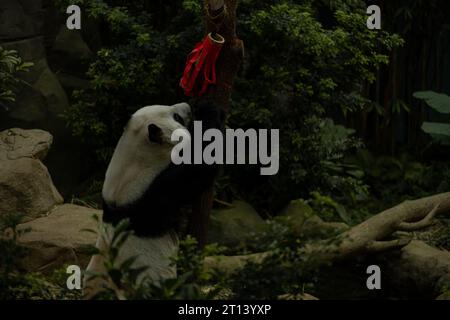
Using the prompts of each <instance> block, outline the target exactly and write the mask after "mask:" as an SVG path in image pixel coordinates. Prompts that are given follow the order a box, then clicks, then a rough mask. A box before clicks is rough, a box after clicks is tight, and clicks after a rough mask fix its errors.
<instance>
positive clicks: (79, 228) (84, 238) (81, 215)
mask: <svg viewBox="0 0 450 320" xmlns="http://www.w3.org/2000/svg"><path fill="white" fill-rule="evenodd" d="M94 215H98V216H99V217H101V211H100V210H95V209H91V208H86V207H81V206H76V205H72V204H64V205H61V206H58V207H56V208H55V209H53V210H52V211H51V212H50V213H49V214H48V216H46V217H42V218H39V219H36V220H33V221H30V222H28V223H24V224H22V225H20V226H19V228H20V229H30V230H31V231H30V232H28V233H25V234H24V235H23V236H22V237H21V238H20V240H19V241H20V243H21V244H23V245H24V246H25V247H27V248H28V249H29V254H28V255H27V257H26V258H25V259H24V260H23V261H22V267H23V268H24V269H25V270H27V271H40V272H43V273H48V272H51V271H53V270H55V269H57V268H60V267H62V266H64V265H78V266H80V267H81V268H85V267H86V266H87V264H88V263H89V259H90V255H89V253H88V251H87V250H86V248H87V247H89V246H93V245H95V243H96V239H97V236H96V235H95V234H93V233H90V232H86V231H83V230H86V229H93V230H96V229H97V222H96V220H95V219H94V218H93V216H94Z"/></svg>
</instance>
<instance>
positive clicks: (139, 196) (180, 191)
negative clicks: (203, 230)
mask: <svg viewBox="0 0 450 320" xmlns="http://www.w3.org/2000/svg"><path fill="white" fill-rule="evenodd" d="M146 108H147V109H146ZM146 108H143V109H141V110H139V111H137V112H136V113H135V114H134V115H133V116H132V118H131V119H130V121H129V123H128V124H127V126H126V127H125V131H124V133H123V136H122V138H121V141H119V144H118V146H117V148H116V150H115V153H114V156H113V158H112V160H111V163H110V165H109V167H108V170H107V174H106V179H105V183H104V188H103V211H104V215H103V219H104V222H107V223H111V224H113V225H114V224H116V223H117V222H119V221H120V220H122V219H125V218H128V219H129V220H130V224H131V229H132V230H133V231H134V233H135V234H136V235H138V236H143V237H155V236H160V235H162V234H164V233H166V232H168V231H169V230H172V229H174V228H175V227H176V225H177V216H178V212H179V209H180V208H181V207H182V206H183V205H185V204H188V203H189V202H191V201H192V199H193V198H194V197H195V196H196V195H198V194H201V192H202V191H203V190H205V189H206V188H208V187H209V186H210V185H211V182H212V181H213V179H214V177H215V175H216V172H217V170H218V168H217V166H216V165H189V164H182V165H174V164H172V163H171V161H170V153H171V150H172V148H173V146H174V143H172V142H171V141H170V137H171V134H172V132H173V131H174V130H175V129H178V128H183V127H184V128H186V129H188V130H189V132H190V133H191V136H192V139H194V137H193V125H192V121H190V120H191V119H190V112H189V109H190V107H189V105H188V104H185V103H182V104H177V105H174V106H171V107H167V106H150V107H146ZM223 117H224V115H223V111H221V109H220V107H218V106H217V105H215V104H213V103H211V102H203V103H201V104H198V105H196V106H195V108H194V120H201V121H202V126H203V130H207V129H209V128H218V129H222V128H221V127H222V124H223ZM140 118H143V119H140ZM136 122H137V123H138V125H137V126H138V127H139V128H135V126H136ZM143 126H144V127H145V130H143V129H142V127H143ZM132 130H138V131H137V137H136V139H142V140H143V141H144V140H145V141H146V143H147V145H146V144H145V143H144V144H142V145H140V146H136V147H137V148H139V150H135V149H133V146H132V145H131V146H130V145H127V146H122V145H121V144H123V143H125V144H130V143H131V142H127V141H124V140H127V139H130V138H133V136H132V133H130V131H132ZM144 132H145V136H144V135H143V134H144ZM130 135H131V136H130ZM191 147H192V148H193V146H191ZM123 152H131V153H134V152H138V153H139V154H137V155H134V154H123ZM158 153H161V154H158ZM146 154H147V155H148V157H145V155H146ZM155 154H156V155H157V156H156V157H155ZM191 155H192V156H193V151H192V152H191ZM146 161H148V164H145V162H146ZM143 163H144V164H143ZM130 166H138V167H137V168H136V170H133V168H129V167H130ZM141 166H142V168H146V169H148V170H139V169H140V168H141ZM130 169H131V171H132V172H133V171H135V174H137V175H138V177H136V178H139V179H142V181H141V182H139V183H136V182H135V181H130V182H129V183H130V184H133V183H135V184H136V186H134V187H131V188H129V189H130V190H126V189H127V188H126V187H125V188H124V190H120V191H119V193H120V194H117V193H115V192H111V189H116V188H117V187H118V185H119V186H121V185H123V184H124V183H123V182H122V181H121V179H122V178H126V175H125V174H124V173H125V172H126V171H127V170H130ZM113 171H117V172H115V173H114V172H113ZM145 174H148V178H147V180H146V179H145V177H143V176H142V175H145ZM114 175H116V176H115V177H114ZM125 185H126V183H125ZM119 189H120V188H119ZM127 192H128V193H127Z"/></svg>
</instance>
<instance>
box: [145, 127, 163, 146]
mask: <svg viewBox="0 0 450 320" xmlns="http://www.w3.org/2000/svg"><path fill="white" fill-rule="evenodd" d="M147 129H148V137H149V139H150V141H152V142H156V143H159V144H162V143H163V139H162V130H161V128H159V127H158V126H157V125H156V124H150V125H149V126H148V127H147Z"/></svg>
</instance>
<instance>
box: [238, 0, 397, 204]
mask: <svg viewBox="0 0 450 320" xmlns="http://www.w3.org/2000/svg"><path fill="white" fill-rule="evenodd" d="M359 5H360V6H357V5H355V6H351V4H348V6H347V7H344V6H340V7H339V8H340V9H339V10H335V9H332V8H331V9H330V8H327V10H329V16H328V17H324V16H322V15H321V13H320V12H323V10H322V9H324V8H323V6H322V5H321V2H319V1H281V2H279V3H277V4H273V5H271V4H270V2H261V1H258V2H257V1H244V3H243V4H242V5H241V6H240V8H239V16H238V23H239V26H238V27H239V33H240V35H241V37H242V38H243V39H245V44H246V63H245V65H244V72H243V75H242V76H241V77H240V78H239V79H238V81H237V85H236V86H235V95H234V97H233V108H232V109H231V118H230V120H229V122H230V126H231V127H244V128H248V127H256V128H278V129H280V139H281V142H280V143H281V146H280V168H281V170H280V172H279V174H278V175H277V176H276V177H271V178H269V179H268V181H261V180H262V178H258V177H256V176H255V175H256V174H257V172H255V171H256V170H252V169H241V168H240V170H237V173H236V175H235V179H236V180H237V179H238V177H242V176H243V173H242V172H241V171H247V174H246V175H245V179H242V178H241V179H239V181H240V183H241V181H242V180H246V181H255V182H256V183H255V184H254V185H250V186H244V187H245V188H244V190H243V191H244V192H245V193H248V192H249V190H251V191H250V192H251V195H253V196H254V198H251V199H252V202H253V203H255V204H257V206H258V207H259V208H260V209H263V208H264V209H266V210H267V209H269V212H270V211H274V210H273V208H274V207H278V208H279V207H280V206H282V205H284V204H285V203H286V201H287V200H290V199H294V198H299V197H305V196H307V195H308V194H309V192H311V191H313V190H321V192H324V193H328V192H332V191H335V190H344V189H347V190H351V189H352V188H353V187H354V186H356V185H357V184H358V183H357V178H355V177H352V176H351V175H350V176H349V175H347V174H346V172H344V173H343V174H341V173H339V172H336V171H335V170H332V168H330V165H329V164H330V163H334V164H338V163H339V162H340V161H342V158H343V156H344V155H345V154H346V153H348V152H349V151H350V150H352V149H353V148H356V147H359V144H358V142H357V141H355V139H352V138H351V133H352V132H350V131H348V130H345V128H343V127H338V128H339V129H337V127H336V126H335V125H334V123H333V122H332V121H330V120H327V119H326V115H327V114H330V113H334V114H336V113H341V114H342V113H344V114H345V113H347V112H352V111H356V110H361V109H364V108H371V106H372V102H370V101H368V100H367V99H366V98H364V97H363V96H362V90H361V89H362V87H361V86H362V84H363V83H364V82H365V81H367V82H372V81H374V79H375V71H376V70H377V69H378V67H379V66H380V65H382V64H385V63H387V62H388V56H387V55H386V53H388V52H389V50H391V49H392V48H394V47H396V46H398V45H400V44H401V43H402V41H401V40H400V39H399V38H398V37H397V36H391V35H388V34H386V33H385V32H368V31H367V27H366V25H365V22H366V19H367V16H366V15H365V12H364V11H363V10H361V9H360V7H362V6H361V2H359ZM334 133H336V134H337V136H334V135H333V134H334ZM335 137H336V138H335ZM330 138H331V139H330ZM261 182H264V183H261ZM344 186H346V187H344ZM361 187H362V186H361ZM242 189H243V188H242V187H241V190H242ZM360 189H362V188H360Z"/></svg>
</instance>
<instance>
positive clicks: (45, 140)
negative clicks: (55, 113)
mask: <svg viewBox="0 0 450 320" xmlns="http://www.w3.org/2000/svg"><path fill="white" fill-rule="evenodd" d="M52 142H53V137H52V135H51V134H50V133H48V132H46V131H43V130H23V129H18V128H14V129H9V130H5V131H2V132H0V161H1V160H17V159H20V158H32V159H39V160H44V158H45V156H46V155H47V153H48V151H49V150H50V146H51V145H52Z"/></svg>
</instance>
